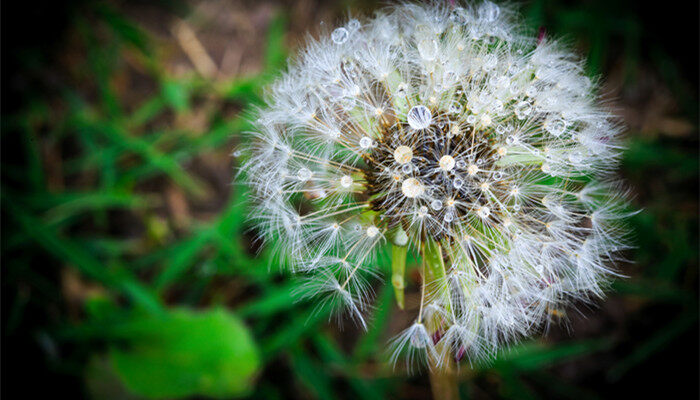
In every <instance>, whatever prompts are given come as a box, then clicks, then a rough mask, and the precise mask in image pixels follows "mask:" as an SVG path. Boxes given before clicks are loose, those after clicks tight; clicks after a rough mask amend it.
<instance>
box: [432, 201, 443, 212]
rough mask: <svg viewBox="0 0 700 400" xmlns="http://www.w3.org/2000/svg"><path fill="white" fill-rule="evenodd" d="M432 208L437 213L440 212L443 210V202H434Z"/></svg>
mask: <svg viewBox="0 0 700 400" xmlns="http://www.w3.org/2000/svg"><path fill="white" fill-rule="evenodd" d="M430 208H432V209H433V210H435V211H440V210H441V209H442V201H440V200H433V201H432V202H431V203H430Z"/></svg>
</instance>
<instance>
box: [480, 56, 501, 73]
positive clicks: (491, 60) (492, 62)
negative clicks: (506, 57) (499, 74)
mask: <svg viewBox="0 0 700 400" xmlns="http://www.w3.org/2000/svg"><path fill="white" fill-rule="evenodd" d="M497 64H498V58H497V57H496V56H494V55H493V54H489V55H487V56H486V57H484V64H483V65H482V66H481V68H483V69H484V71H491V70H492V69H494V68H496V65H497Z"/></svg>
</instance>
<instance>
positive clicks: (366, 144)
mask: <svg viewBox="0 0 700 400" xmlns="http://www.w3.org/2000/svg"><path fill="white" fill-rule="evenodd" d="M360 147H362V148H363V149H369V148H370V147H372V139H370V138H369V137H367V136H364V137H362V139H360Z"/></svg>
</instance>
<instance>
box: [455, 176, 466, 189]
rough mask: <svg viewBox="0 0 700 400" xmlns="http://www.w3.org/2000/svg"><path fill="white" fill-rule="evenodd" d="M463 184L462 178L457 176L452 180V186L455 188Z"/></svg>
mask: <svg viewBox="0 0 700 400" xmlns="http://www.w3.org/2000/svg"><path fill="white" fill-rule="evenodd" d="M463 185H464V181H463V180H462V178H455V179H454V180H453V181H452V186H453V187H454V188H455V189H459V188H461V187H462V186H463Z"/></svg>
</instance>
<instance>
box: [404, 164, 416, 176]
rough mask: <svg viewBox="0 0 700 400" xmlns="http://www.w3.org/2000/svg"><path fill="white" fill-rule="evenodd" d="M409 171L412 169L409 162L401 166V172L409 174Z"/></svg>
mask: <svg viewBox="0 0 700 400" xmlns="http://www.w3.org/2000/svg"><path fill="white" fill-rule="evenodd" d="M411 171H413V166H412V165H411V164H404V165H403V166H402V167H401V172H403V173H404V174H406V175H408V174H410V173H411Z"/></svg>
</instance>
